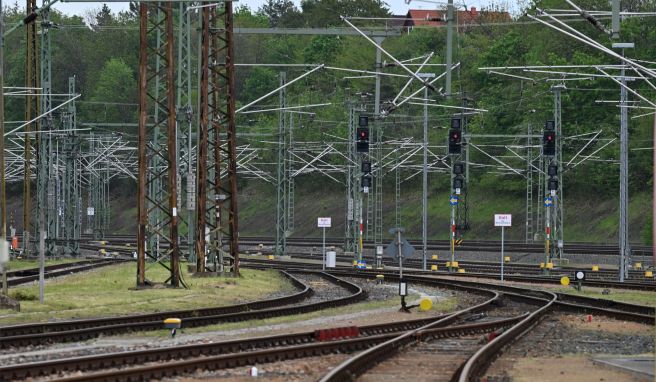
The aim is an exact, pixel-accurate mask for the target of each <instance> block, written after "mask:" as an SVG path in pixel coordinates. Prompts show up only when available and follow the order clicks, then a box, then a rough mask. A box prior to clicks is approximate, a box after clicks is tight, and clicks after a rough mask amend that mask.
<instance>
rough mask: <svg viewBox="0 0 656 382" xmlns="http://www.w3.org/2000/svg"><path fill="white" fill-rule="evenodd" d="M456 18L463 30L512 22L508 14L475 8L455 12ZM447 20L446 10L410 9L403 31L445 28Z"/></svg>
mask: <svg viewBox="0 0 656 382" xmlns="http://www.w3.org/2000/svg"><path fill="white" fill-rule="evenodd" d="M454 17H455V19H456V21H457V23H458V27H459V29H461V28H460V27H467V26H469V25H477V24H483V23H500V22H508V21H512V18H511V17H510V14H509V13H508V12H497V11H485V10H483V11H479V10H477V9H476V8H475V7H471V9H469V10H466V11H462V10H458V11H455V12H454ZM446 19H447V17H446V9H444V10H437V9H433V10H431V9H410V10H408V13H407V15H406V16H405V22H404V23H403V30H404V31H406V32H410V31H411V30H412V29H413V28H415V27H420V28H430V27H441V26H445V25H446Z"/></svg>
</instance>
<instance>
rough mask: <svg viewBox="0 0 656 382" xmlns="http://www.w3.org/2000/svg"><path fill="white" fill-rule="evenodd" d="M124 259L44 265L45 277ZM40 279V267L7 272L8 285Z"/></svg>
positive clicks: (82, 270) (119, 261)
mask: <svg viewBox="0 0 656 382" xmlns="http://www.w3.org/2000/svg"><path fill="white" fill-rule="evenodd" d="M124 261H125V260H124V259H97V260H82V261H78V262H74V263H64V264H56V265H48V266H46V267H44V278H46V279H49V278H54V277H60V276H66V275H69V274H73V273H80V272H86V271H89V270H92V269H97V268H101V267H106V266H108V265H114V264H118V263H121V262H124ZM34 281H39V268H31V269H20V270H15V271H10V272H7V285H8V286H10V287H12V286H17V285H22V284H27V283H31V282H34Z"/></svg>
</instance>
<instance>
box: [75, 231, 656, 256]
mask: <svg viewBox="0 0 656 382" xmlns="http://www.w3.org/2000/svg"><path fill="white" fill-rule="evenodd" d="M135 239H136V238H135V237H134V235H108V236H107V237H106V238H105V239H103V240H105V241H108V242H111V243H118V244H125V243H134V241H135ZM274 240H275V239H274V238H272V237H266V236H259V237H258V236H243V237H241V238H240V239H239V243H240V244H242V245H258V244H264V245H273V244H275V241H274ZM84 241H87V242H88V241H98V240H93V239H92V238H90V237H89V238H86V239H85V240H84ZM408 241H409V242H410V243H411V244H412V245H414V246H415V247H418V246H421V244H422V242H421V240H408ZM180 245H181V246H182V245H186V243H185V241H184V240H183V241H181V244H180ZM287 245H288V246H290V247H294V246H301V247H309V246H316V247H319V246H321V245H322V239H321V238H295V237H290V238H287ZM326 245H328V246H338V247H341V246H343V245H344V239H343V238H334V237H333V238H326ZM363 245H364V248H365V249H372V250H373V249H375V245H374V243H373V242H371V241H368V240H365V241H364V242H363ZM427 245H428V250H448V249H450V242H449V241H448V240H428V241H427ZM631 248H632V254H633V255H634V256H652V253H653V251H652V248H651V247H649V246H645V245H632V246H631ZM563 249H564V251H565V253H571V254H596V255H613V256H619V249H618V246H617V245H616V244H591V243H565V245H564V248H563ZM458 250H461V251H488V252H499V251H500V250H501V242H499V241H485V240H467V241H465V242H464V243H463V244H462V245H460V246H458ZM504 251H506V252H529V253H543V252H544V245H543V243H524V242H521V241H508V240H506V241H505V242H504Z"/></svg>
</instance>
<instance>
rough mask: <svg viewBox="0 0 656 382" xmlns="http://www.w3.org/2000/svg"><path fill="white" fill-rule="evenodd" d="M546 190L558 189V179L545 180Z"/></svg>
mask: <svg viewBox="0 0 656 382" xmlns="http://www.w3.org/2000/svg"><path fill="white" fill-rule="evenodd" d="M547 190H549V191H557V190H558V179H549V180H548V181H547Z"/></svg>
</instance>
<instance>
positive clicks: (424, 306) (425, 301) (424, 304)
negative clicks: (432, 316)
mask: <svg viewBox="0 0 656 382" xmlns="http://www.w3.org/2000/svg"><path fill="white" fill-rule="evenodd" d="M432 308H433V301H431V299H430V298H422V299H421V301H420V302H419V310H421V311H422V312H425V311H428V310H431V309H432Z"/></svg>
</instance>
